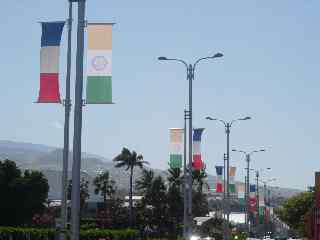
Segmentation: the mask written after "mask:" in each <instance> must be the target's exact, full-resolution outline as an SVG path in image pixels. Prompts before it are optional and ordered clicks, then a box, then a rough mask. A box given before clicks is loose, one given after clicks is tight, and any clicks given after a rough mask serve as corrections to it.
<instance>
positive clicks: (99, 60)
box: [91, 56, 108, 71]
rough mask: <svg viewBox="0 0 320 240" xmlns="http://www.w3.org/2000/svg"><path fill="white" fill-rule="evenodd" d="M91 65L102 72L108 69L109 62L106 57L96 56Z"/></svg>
mask: <svg viewBox="0 0 320 240" xmlns="http://www.w3.org/2000/svg"><path fill="white" fill-rule="evenodd" d="M91 64H92V67H93V68H94V69H95V70H96V71H102V70H104V69H106V67H107V65H108V60H107V59H106V58H105V57H104V56H95V57H94V58H93V59H92V61H91Z"/></svg>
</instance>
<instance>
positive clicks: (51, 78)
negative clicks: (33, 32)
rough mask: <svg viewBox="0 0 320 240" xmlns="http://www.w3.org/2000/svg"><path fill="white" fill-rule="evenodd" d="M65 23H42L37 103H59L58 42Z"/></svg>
mask: <svg viewBox="0 0 320 240" xmlns="http://www.w3.org/2000/svg"><path fill="white" fill-rule="evenodd" d="M64 24H65V22H42V23H41V28H42V35H41V49H40V91H39V97H38V101H37V102H38V103H61V99H60V91H59V56H60V42H61V35H62V31H63V27H64Z"/></svg>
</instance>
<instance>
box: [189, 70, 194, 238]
mask: <svg viewBox="0 0 320 240" xmlns="http://www.w3.org/2000/svg"><path fill="white" fill-rule="evenodd" d="M188 79H189V149H188V150H189V173H188V174H189V175H188V176H189V184H188V185H189V188H188V190H189V194H188V201H189V204H188V228H189V229H188V231H189V233H188V234H189V236H191V234H192V224H193V219H192V143H193V141H192V132H193V129H192V81H193V79H194V68H193V67H192V65H191V64H189V66H188Z"/></svg>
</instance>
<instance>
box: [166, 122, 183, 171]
mask: <svg viewBox="0 0 320 240" xmlns="http://www.w3.org/2000/svg"><path fill="white" fill-rule="evenodd" d="M169 131H170V161H169V166H170V168H171V169H175V168H181V167H182V156H183V137H184V129H183V128H170V129H169Z"/></svg>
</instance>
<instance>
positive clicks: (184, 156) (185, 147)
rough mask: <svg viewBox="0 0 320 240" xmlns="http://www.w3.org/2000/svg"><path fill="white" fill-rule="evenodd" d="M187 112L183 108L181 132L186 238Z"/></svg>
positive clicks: (186, 229) (185, 232)
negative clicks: (182, 127)
mask: <svg viewBox="0 0 320 240" xmlns="http://www.w3.org/2000/svg"><path fill="white" fill-rule="evenodd" d="M187 113H188V111H186V110H184V130H183V131H184V134H183V136H184V137H183V145H184V146H183V151H184V152H183V180H184V184H183V185H184V188H183V237H184V238H185V239H186V238H187V234H188V211H187V209H188V196H187V186H188V184H187V180H188V178H187V168H188V166H187Z"/></svg>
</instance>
